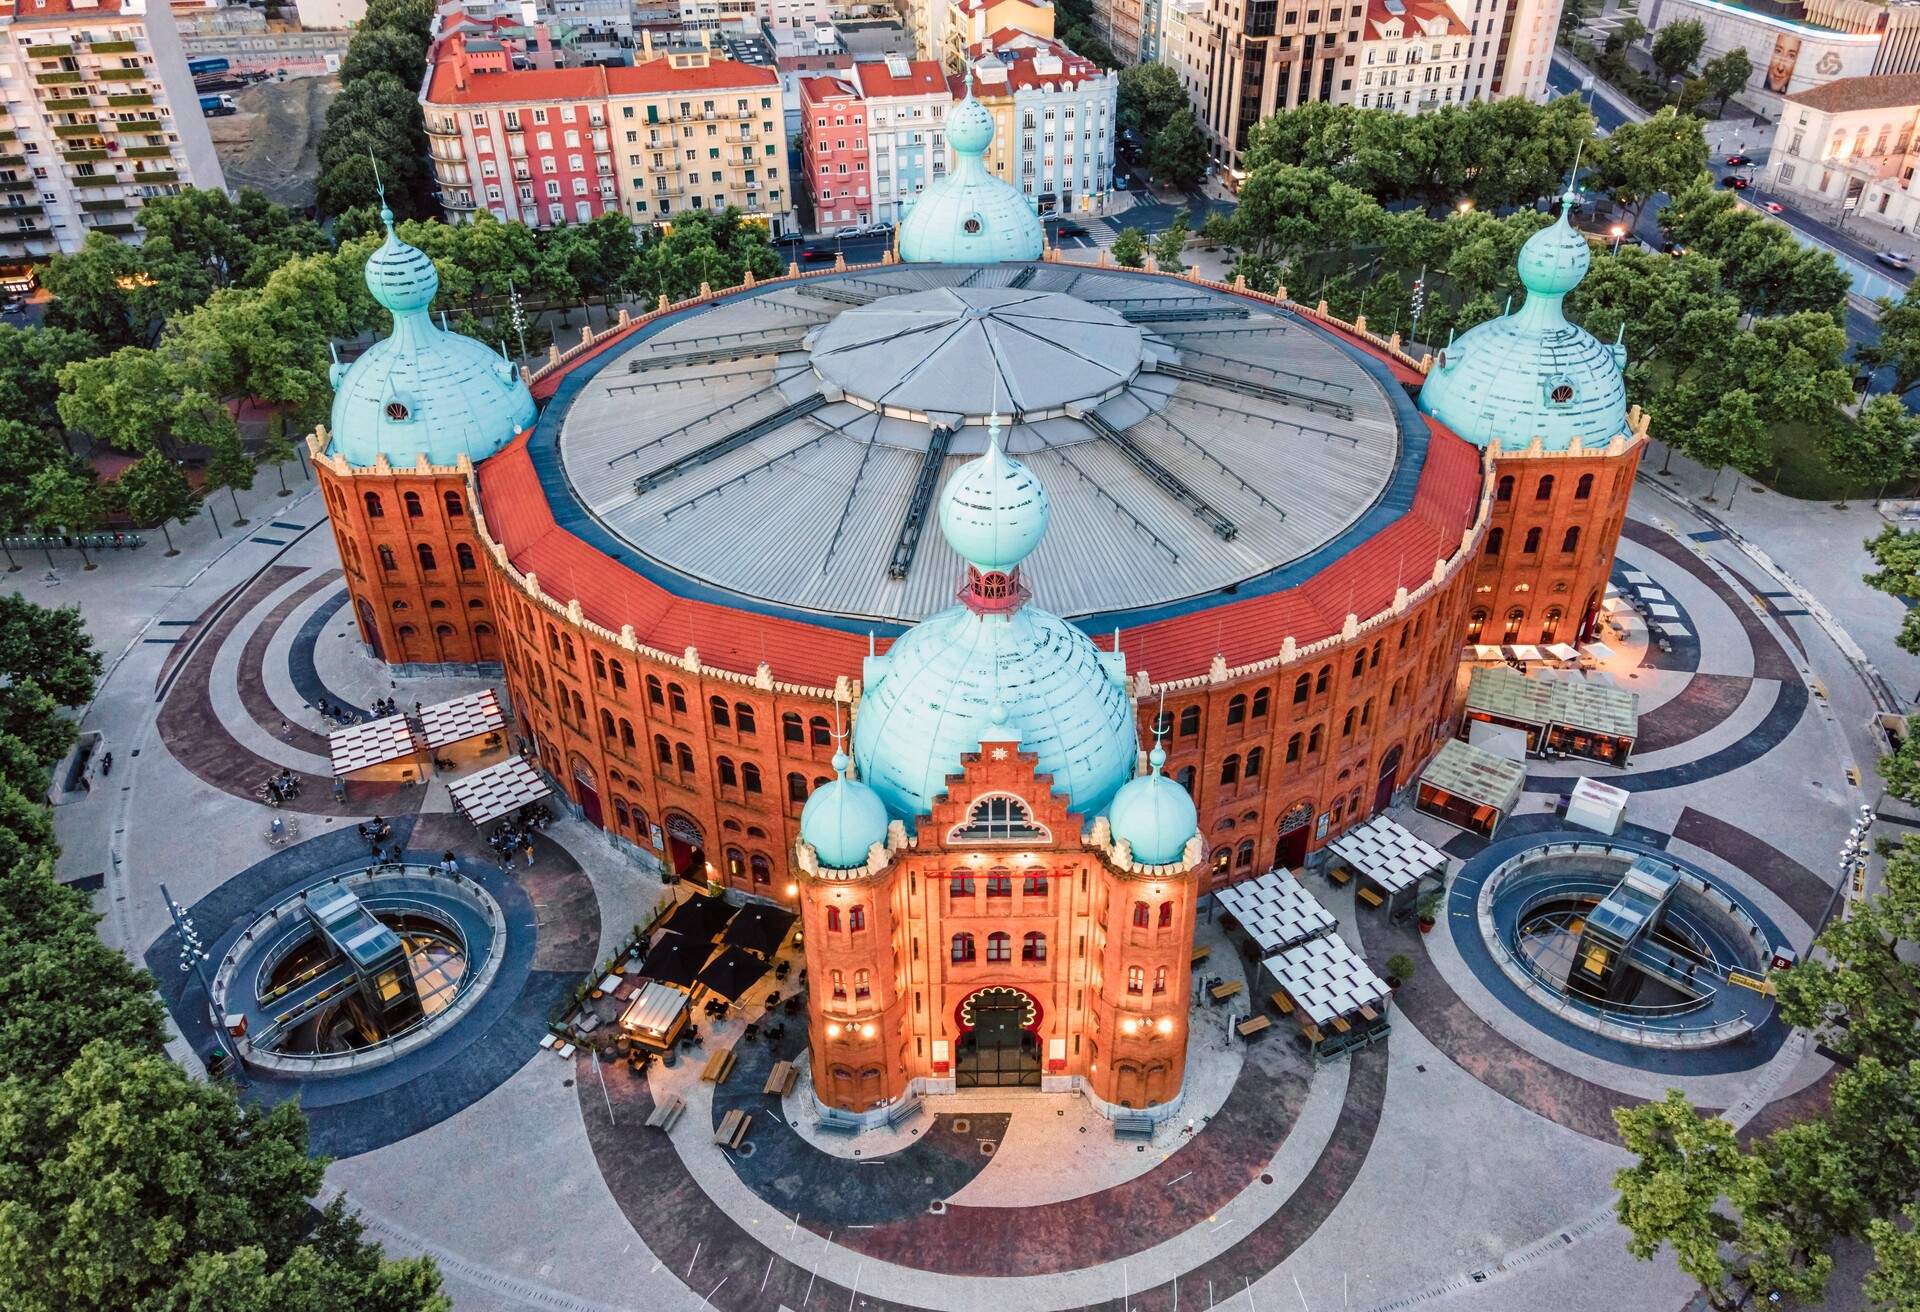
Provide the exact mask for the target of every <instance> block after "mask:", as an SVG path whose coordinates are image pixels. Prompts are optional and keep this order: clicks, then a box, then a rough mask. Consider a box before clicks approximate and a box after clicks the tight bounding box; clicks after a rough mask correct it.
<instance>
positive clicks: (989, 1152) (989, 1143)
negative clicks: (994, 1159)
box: [980, 1139, 994, 1157]
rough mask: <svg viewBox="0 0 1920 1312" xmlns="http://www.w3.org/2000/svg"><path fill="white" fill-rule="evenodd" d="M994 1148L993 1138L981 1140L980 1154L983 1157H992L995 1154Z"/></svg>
mask: <svg viewBox="0 0 1920 1312" xmlns="http://www.w3.org/2000/svg"><path fill="white" fill-rule="evenodd" d="M993 1149H994V1142H993V1140H991V1139H982V1140H981V1141H980V1155H981V1156H982V1157H991V1156H993Z"/></svg>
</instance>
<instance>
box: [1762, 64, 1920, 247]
mask: <svg viewBox="0 0 1920 1312" xmlns="http://www.w3.org/2000/svg"><path fill="white" fill-rule="evenodd" d="M1917 128H1920V73H1898V74H1891V75H1883V76H1879V77H1856V78H1842V79H1841V80H1839V81H1837V82H1829V83H1827V84H1825V85H1824V86H1819V87H1814V88H1813V89H1811V90H1809V91H1804V92H1801V93H1799V94H1797V95H1790V96H1788V97H1787V98H1786V102H1785V111H1784V112H1783V113H1782V114H1781V116H1780V122H1779V125H1778V126H1777V127H1776V128H1775V130H1774V136H1773V148H1772V150H1771V151H1770V152H1769V154H1768V158H1767V168H1766V172H1765V174H1764V175H1763V180H1762V185H1763V186H1765V187H1766V188H1767V189H1768V190H1769V191H1776V192H1779V193H1781V194H1783V195H1785V196H1789V197H1792V198H1795V199H1798V200H1800V201H1801V202H1803V203H1809V204H1814V205H1832V206H1840V207H1844V208H1845V209H1847V210H1850V211H1851V212H1852V213H1853V214H1854V215H1855V216H1856V217H1858V218H1862V219H1866V220H1868V221H1870V222H1874V223H1881V224H1885V225H1886V226H1887V227H1889V228H1892V229H1894V230H1895V231H1898V232H1912V231H1913V230H1914V226H1915V223H1916V221H1917V220H1920V197H1916V196H1915V195H1914V194H1913V192H1912V190H1911V188H1912V185H1913V173H1914V165H1915V153H1916V149H1920V143H1917V142H1916V141H1915V136H1916V129H1917Z"/></svg>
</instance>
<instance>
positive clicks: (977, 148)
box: [946, 84, 993, 155]
mask: <svg viewBox="0 0 1920 1312" xmlns="http://www.w3.org/2000/svg"><path fill="white" fill-rule="evenodd" d="M946 132H947V145H948V146H950V147H952V148H953V149H954V150H955V151H957V152H958V153H959V154H962V155H983V154H985V153H986V149H987V147H988V146H989V145H991V144H993V111H992V110H990V109H988V108H987V107H986V106H985V105H983V104H981V103H980V102H979V101H977V100H975V99H974V98H973V87H972V85H971V84H969V85H968V87H967V97H966V99H965V100H962V101H961V102H960V103H959V104H958V105H956V106H954V109H953V112H952V113H951V114H949V115H947V124H946Z"/></svg>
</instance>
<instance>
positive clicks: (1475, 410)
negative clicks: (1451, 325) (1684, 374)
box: [1420, 195, 1627, 451]
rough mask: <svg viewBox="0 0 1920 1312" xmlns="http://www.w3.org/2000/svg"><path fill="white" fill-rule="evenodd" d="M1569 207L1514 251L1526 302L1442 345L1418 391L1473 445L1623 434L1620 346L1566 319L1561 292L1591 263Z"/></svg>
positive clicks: (1593, 440) (1590, 441)
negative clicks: (1608, 343)
mask: <svg viewBox="0 0 1920 1312" xmlns="http://www.w3.org/2000/svg"><path fill="white" fill-rule="evenodd" d="M1572 208H1573V197H1572V196H1571V195H1568V196H1566V197H1563V198H1562V203H1561V207H1560V217H1559V218H1558V219H1557V220H1556V221H1555V222H1553V223H1552V224H1549V225H1548V226H1547V227H1545V228H1542V229H1541V230H1540V231H1539V232H1536V233H1534V234H1533V236H1531V237H1529V238H1527V240H1526V244H1525V245H1523V246H1522V247H1521V248H1520V257H1519V261H1518V266H1519V272H1520V281H1521V283H1522V284H1524V285H1525V287H1526V289H1527V299H1526V301H1525V302H1524V303H1523V304H1522V305H1521V306H1520V308H1519V309H1518V310H1515V311H1512V312H1511V313H1508V314H1504V315H1502V316H1500V317H1499V318H1498V319H1490V320H1488V321H1487V322H1486V323H1483V324H1479V325H1477V326H1476V327H1473V328H1470V329H1468V330H1467V331H1466V332H1465V333H1462V334H1461V335H1460V338H1459V340H1458V341H1452V342H1449V343H1448V344H1447V346H1446V348H1445V349H1444V350H1442V351H1441V352H1440V353H1439V354H1438V355H1437V356H1436V357H1435V360H1434V364H1433V368H1432V370H1431V371H1430V372H1429V373H1428V374H1427V380H1426V382H1425V383H1424V384H1423V385H1422V386H1421V388H1420V408H1421V409H1422V410H1424V411H1426V413H1428V414H1430V415H1432V416H1433V417H1434V418H1435V419H1438V420H1439V421H1440V422H1441V423H1443V424H1445V425H1446V426H1447V427H1448V428H1450V429H1452V430H1453V431H1454V432H1455V433H1458V434H1459V435H1460V436H1461V437H1463V438H1465V439H1466V440H1467V441H1469V442H1472V443H1473V444H1474V445H1475V446H1480V447H1485V446H1487V445H1488V444H1490V443H1492V442H1494V441H1496V440H1497V441H1498V442H1499V443H1500V445H1501V447H1502V448H1504V449H1506V450H1509V451H1513V450H1523V449H1525V448H1527V447H1529V446H1531V445H1532V444H1533V441H1534V439H1535V438H1538V439H1540V444H1541V446H1542V447H1543V449H1545V450H1548V451H1565V450H1567V449H1568V448H1569V447H1571V446H1572V445H1573V443H1574V441H1575V440H1576V439H1577V440H1578V441H1579V442H1580V443H1581V444H1582V445H1583V446H1585V447H1589V448H1593V447H1604V446H1605V445H1606V444H1607V443H1608V442H1609V441H1611V440H1612V439H1613V438H1614V437H1615V436H1616V435H1618V434H1622V433H1625V432H1626V430H1627V387H1626V380H1625V379H1624V378H1623V377H1622V373H1621V371H1622V370H1623V369H1624V368H1625V366H1626V350H1625V348H1624V347H1622V346H1620V345H1618V344H1615V345H1612V346H1608V345H1605V344H1603V343H1601V342H1599V341H1598V340H1596V339H1595V338H1594V336H1593V334H1592V333H1589V332H1587V331H1586V330H1585V329H1584V328H1581V327H1578V326H1577V325H1575V324H1571V323H1568V322H1567V318H1566V313H1565V301H1566V298H1567V294H1568V293H1569V292H1571V291H1572V290H1573V289H1574V288H1576V287H1578V286H1579V285H1580V280H1581V279H1582V278H1584V277H1586V276H1587V270H1588V268H1589V267H1591V265H1592V263H1593V252H1592V250H1591V248H1590V247H1589V245H1588V243H1587V239H1586V238H1585V237H1584V236H1582V235H1581V234H1580V233H1579V232H1577V231H1575V230H1574V227H1573V225H1572V223H1570V222H1569V221H1568V214H1569V212H1570V211H1571V210H1572Z"/></svg>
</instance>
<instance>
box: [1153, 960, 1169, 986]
mask: <svg viewBox="0 0 1920 1312" xmlns="http://www.w3.org/2000/svg"><path fill="white" fill-rule="evenodd" d="M1153 991H1154V992H1155V993H1165V992H1166V991H1167V968H1166V967H1165V966H1155V967H1154V968H1153Z"/></svg>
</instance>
